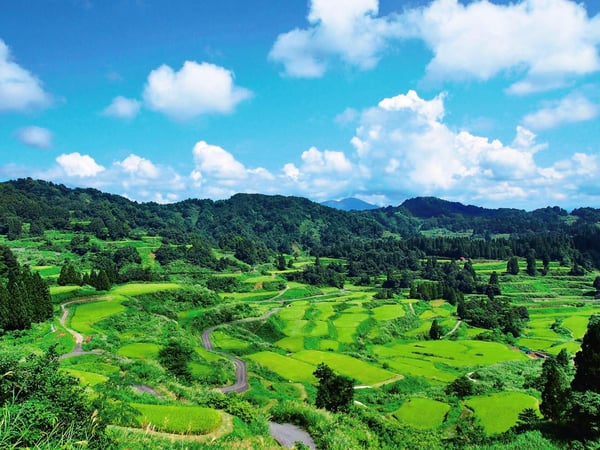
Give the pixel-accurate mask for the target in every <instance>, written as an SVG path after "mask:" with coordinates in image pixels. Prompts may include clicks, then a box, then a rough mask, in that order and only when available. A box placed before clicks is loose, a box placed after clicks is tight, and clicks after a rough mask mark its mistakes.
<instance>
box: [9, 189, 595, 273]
mask: <svg viewBox="0 0 600 450" xmlns="http://www.w3.org/2000/svg"><path fill="white" fill-rule="evenodd" d="M599 223H600V209H595V208H577V209H575V210H573V211H571V212H567V211H565V210H564V209H561V208H558V207H547V208H542V209H537V210H534V211H524V210H519V209H509V208H501V209H486V208H481V207H477V206H467V205H463V204H461V203H456V202H448V201H444V200H440V199H437V198H433V197H420V198H414V199H410V200H407V201H405V202H404V203H402V204H401V205H399V206H396V207H391V206H390V207H385V208H378V209H373V210H368V211H350V212H346V211H341V210H337V209H333V208H330V207H327V206H323V205H320V204H317V203H314V202H312V201H310V200H308V199H305V198H300V197H284V196H278V195H275V196H267V195H260V194H237V195H234V196H233V197H231V198H230V199H228V200H220V201H212V200H198V199H190V200H185V201H182V202H179V203H174V204H167V205H160V204H157V203H137V202H134V201H131V200H128V199H126V198H124V197H120V196H117V195H112V194H106V193H102V192H100V191H98V190H96V189H71V188H67V187H65V186H63V185H57V184H53V183H50V182H46V181H39V180H32V179H30V178H27V179H19V180H16V181H9V182H4V183H0V234H6V235H7V236H8V238H9V239H17V238H19V237H22V236H43V233H44V231H45V230H51V229H55V230H65V231H71V232H75V233H77V232H82V233H83V232H87V233H92V234H94V235H95V236H96V237H98V238H100V239H121V238H126V237H127V238H133V239H135V238H136V236H139V235H141V234H142V231H143V232H144V233H150V234H155V235H157V236H161V237H162V238H163V243H164V244H165V245H166V246H168V248H167V247H165V248H164V249H163V250H162V255H161V252H159V253H158V254H157V257H158V256H159V255H161V256H163V257H165V258H169V257H177V255H170V256H169V254H168V252H169V251H171V252H172V249H173V248H176V247H177V245H187V244H190V243H194V248H195V249H196V250H197V252H196V253H197V254H196V255H195V257H196V258H199V261H198V262H202V263H204V264H214V265H217V264H218V262H215V261H211V260H210V251H209V249H210V248H219V249H221V250H224V251H232V252H235V253H236V257H237V258H238V259H240V260H242V261H245V262H247V263H248V264H257V263H260V262H262V261H266V260H269V259H271V258H272V257H273V255H277V254H281V253H286V254H294V251H297V250H298V249H301V250H302V251H305V252H306V251H308V252H310V253H311V254H313V255H315V256H322V257H324V256H332V257H342V258H346V259H347V261H348V262H349V264H350V267H351V269H352V270H353V271H354V274H355V275H357V276H358V275H360V274H367V275H368V274H370V273H373V274H374V273H381V272H382V271H384V272H385V271H386V270H388V269H402V268H406V267H411V265H414V264H415V261H416V260H419V259H421V258H423V257H424V256H425V255H428V256H437V257H439V258H452V259H458V258H461V257H462V258H466V259H468V258H491V259H508V258H509V257H511V256H518V257H521V258H527V257H531V256H532V255H534V257H535V258H537V259H541V260H548V261H559V262H560V263H561V264H563V265H566V266H572V267H573V268H574V269H575V270H584V271H585V270H591V269H593V268H600V227H599V226H598V224H599ZM75 240H76V242H74V243H72V244H73V246H74V247H78V248H79V250H80V251H83V252H85V251H86V250H88V249H86V245H87V244H86V242H85V239H83V238H79V237H78V235H76V239H75ZM181 251H183V250H181ZM188 253H189V252H188Z"/></svg>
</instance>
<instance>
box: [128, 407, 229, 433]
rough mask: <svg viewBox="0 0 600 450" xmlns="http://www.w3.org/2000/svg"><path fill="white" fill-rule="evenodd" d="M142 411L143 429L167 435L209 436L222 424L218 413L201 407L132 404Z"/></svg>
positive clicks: (141, 423) (139, 421)
mask: <svg viewBox="0 0 600 450" xmlns="http://www.w3.org/2000/svg"><path fill="white" fill-rule="evenodd" d="M131 406H133V407H134V408H135V409H137V410H138V411H140V413H141V414H140V415H139V416H138V423H139V425H140V426H142V427H146V426H151V427H156V429H157V430H158V431H164V432H167V433H185V434H207V433H210V432H211V431H213V430H215V429H217V428H218V427H219V426H220V425H221V422H222V420H223V419H222V416H221V414H220V413H219V412H218V411H215V410H214V409H210V408H202V407H200V406H167V405H144V404H141V403H132V404H131Z"/></svg>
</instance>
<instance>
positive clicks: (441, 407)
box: [394, 397, 450, 430]
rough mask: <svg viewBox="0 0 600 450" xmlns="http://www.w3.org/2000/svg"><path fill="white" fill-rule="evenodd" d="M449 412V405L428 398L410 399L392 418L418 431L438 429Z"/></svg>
mask: <svg viewBox="0 0 600 450" xmlns="http://www.w3.org/2000/svg"><path fill="white" fill-rule="evenodd" d="M448 411H450V405H448V404H447V403H443V402H438V401H436V400H431V399H429V398H419V397H415V398H410V399H408V400H407V401H405V402H404V403H403V404H402V406H401V407H400V409H399V410H397V411H396V412H395V413H394V417H396V418H397V419H400V420H401V421H402V422H404V423H406V424H408V425H410V426H411V427H414V428H419V429H426V430H430V429H434V428H437V427H439V426H440V425H441V424H442V423H443V422H444V419H445V418H446V414H447V413H448Z"/></svg>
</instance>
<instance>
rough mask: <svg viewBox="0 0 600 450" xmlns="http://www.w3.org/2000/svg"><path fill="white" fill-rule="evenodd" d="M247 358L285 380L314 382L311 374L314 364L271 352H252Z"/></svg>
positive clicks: (314, 379) (314, 367)
mask: <svg viewBox="0 0 600 450" xmlns="http://www.w3.org/2000/svg"><path fill="white" fill-rule="evenodd" d="M249 358H250V359H252V360H253V361H256V362H257V363H258V364H260V365H262V366H264V367H266V368H267V369H269V370H270V371H271V372H275V373H276V374H277V375H279V376H280V377H282V378H284V379H286V380H291V381H300V382H306V383H312V384H314V383H316V378H315V376H314V375H313V372H314V371H315V369H316V364H308V363H306V362H303V361H299V360H297V359H294V358H290V357H287V356H283V355H280V354H278V353H273V352H259V353H254V354H252V355H250V356H249Z"/></svg>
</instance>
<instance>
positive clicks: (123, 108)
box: [102, 96, 142, 119]
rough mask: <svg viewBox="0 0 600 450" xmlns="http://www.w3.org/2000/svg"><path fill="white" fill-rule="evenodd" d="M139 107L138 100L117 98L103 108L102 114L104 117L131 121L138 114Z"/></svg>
mask: <svg viewBox="0 0 600 450" xmlns="http://www.w3.org/2000/svg"><path fill="white" fill-rule="evenodd" d="M141 106H142V105H141V103H140V102H139V101H138V100H135V99H132V98H125V97H121V96H118V97H115V98H114V99H113V101H112V102H111V104H110V105H108V106H107V107H106V108H104V110H103V111H102V113H103V114H104V115H105V116H111V117H118V118H121V119H133V118H134V117H135V116H137V115H138V113H139V112H140V108H141Z"/></svg>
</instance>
